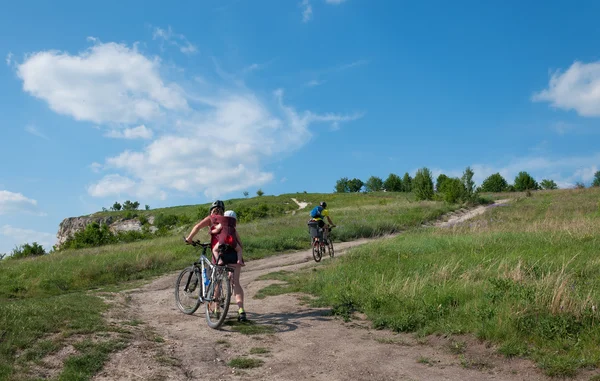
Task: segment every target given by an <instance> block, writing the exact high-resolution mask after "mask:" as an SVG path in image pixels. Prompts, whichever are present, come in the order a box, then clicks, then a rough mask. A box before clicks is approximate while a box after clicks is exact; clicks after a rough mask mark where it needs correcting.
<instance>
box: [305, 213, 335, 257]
mask: <svg viewBox="0 0 600 381" xmlns="http://www.w3.org/2000/svg"><path fill="white" fill-rule="evenodd" d="M331 229H333V226H331V225H327V224H325V225H324V226H323V227H322V228H320V227H319V226H318V223H317V221H309V222H308V231H309V233H310V236H311V238H312V244H311V246H312V254H313V259H314V260H315V262H320V261H321V258H323V255H325V251H326V250H327V251H328V252H329V257H331V258H333V255H334V249H333V239H332V238H331Z"/></svg>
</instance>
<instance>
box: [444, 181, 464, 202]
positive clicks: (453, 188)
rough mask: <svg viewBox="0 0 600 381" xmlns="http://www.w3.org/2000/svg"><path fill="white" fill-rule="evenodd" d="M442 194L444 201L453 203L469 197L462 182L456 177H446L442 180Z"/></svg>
mask: <svg viewBox="0 0 600 381" xmlns="http://www.w3.org/2000/svg"><path fill="white" fill-rule="evenodd" d="M442 195H443V199H444V201H446V202H448V203H450V204H455V203H456V202H458V201H466V200H467V199H469V197H468V196H467V191H466V189H465V186H464V184H463V182H462V181H461V180H460V179H458V178H456V177H455V178H448V179H446V180H445V181H444V182H443V186H442Z"/></svg>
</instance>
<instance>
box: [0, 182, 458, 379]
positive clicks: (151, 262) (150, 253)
mask: <svg viewBox="0 0 600 381" xmlns="http://www.w3.org/2000/svg"><path fill="white" fill-rule="evenodd" d="M292 197H295V198H297V199H298V200H299V201H306V202H309V203H310V204H309V206H308V207H307V208H306V209H304V210H302V211H299V212H298V213H293V211H295V210H297V205H296V204H295V203H294V202H293V201H292V200H291V198H292ZM321 200H327V202H328V203H329V205H330V210H331V215H332V218H333V219H334V221H335V223H336V224H337V225H338V226H339V228H338V229H335V230H334V233H333V234H334V238H335V240H336V241H347V240H353V239H356V238H361V237H372V236H377V235H382V234H387V233H394V232H398V231H402V230H406V229H411V228H414V227H417V226H419V225H421V224H422V223H423V222H426V221H430V220H433V219H436V218H438V217H439V216H441V215H442V214H443V213H445V212H448V211H451V210H454V209H456V208H458V207H459V205H447V204H444V203H441V202H415V201H414V197H413V195H412V194H404V193H383V192H381V193H373V194H301V193H298V194H287V195H281V196H263V197H253V198H249V199H235V200H229V201H227V202H226V207H227V209H234V210H235V209H243V208H246V209H248V208H255V207H257V208H258V207H260V205H263V204H267V205H268V206H269V208H268V210H269V213H271V214H273V213H276V212H277V213H279V214H277V215H276V214H273V215H272V216H270V217H269V216H267V217H268V218H260V219H256V220H254V221H253V222H249V223H241V224H239V225H238V226H239V231H240V235H241V237H242V240H243V243H244V249H245V252H244V256H245V258H246V260H252V259H257V258H264V257H267V256H270V255H275V254H278V253H280V252H286V251H293V250H299V249H308V248H309V245H310V243H309V242H310V240H309V235H308V229H307V226H306V222H307V220H308V213H309V210H310V208H311V207H312V206H314V205H316V204H317V203H318V202H319V201H321ZM206 206H207V205H200V206H199V205H187V206H179V207H173V208H163V209H160V210H158V209H154V210H150V211H137V212H136V213H138V215H146V216H148V215H157V214H158V213H166V214H177V215H187V216H188V217H190V218H193V219H195V218H197V214H198V209H199V208H205V207H206ZM124 214H125V212H101V213H97V214H96V215H97V216H106V215H115V216H121V215H124ZM190 228H191V226H186V227H183V228H181V227H180V228H177V229H175V230H174V231H173V232H172V234H173V235H172V236H163V237H157V238H155V239H152V240H146V241H138V242H132V243H127V244H119V245H107V246H102V247H97V248H88V249H79V250H64V251H58V252H53V253H52V254H49V255H44V256H41V257H37V258H26V259H4V260H0V379H1V378H4V377H10V376H11V375H13V374H14V372H16V368H15V367H16V366H17V365H16V361H17V360H16V358H17V355H18V354H19V353H20V352H24V353H26V355H25V357H20V358H22V359H23V360H19V361H25V362H27V361H37V360H39V359H40V358H43V357H44V356H45V355H47V354H48V353H52V352H54V351H56V350H58V349H59V348H62V347H63V346H64V345H66V344H65V343H66V338H68V337H69V336H71V335H72V334H74V333H80V334H82V335H92V334H93V333H99V332H104V331H106V330H107V328H106V327H105V326H104V322H103V320H102V317H101V313H102V312H103V311H104V310H105V308H106V306H105V305H104V303H103V302H102V300H101V299H100V298H97V297H94V296H93V294H89V293H88V292H89V291H90V290H92V291H95V292H97V293H98V294H99V295H100V294H101V293H102V292H103V291H119V290H124V289H127V288H131V287H133V286H137V285H139V284H140V283H142V282H145V281H147V280H148V279H151V278H153V277H156V276H159V275H163V274H165V273H169V272H173V271H177V270H179V269H182V268H183V267H185V266H187V265H189V264H190V263H191V262H193V261H194V260H195V259H197V257H198V252H197V251H195V250H194V249H193V248H192V247H190V246H186V245H185V244H183V240H182V237H183V235H185V234H187V233H188V232H189V230H190ZM197 238H199V239H201V240H204V241H206V240H208V234H207V232H206V230H204V231H203V232H201V233H200V234H199V235H198V236H197ZM138 323H139V322H136V321H132V322H130V325H133V326H135V325H137V324H138ZM111 329H113V330H114V331H118V333H119V334H120V335H121V336H123V337H125V336H127V335H128V333H127V329H126V326H124V327H121V328H111ZM234 329H239V330H240V331H241V332H242V333H246V334H254V332H255V333H268V332H273V328H272V327H270V326H269V327H266V326H257V325H252V324H249V325H244V326H240V327H237V326H236V327H234ZM49 337H52V338H51V339H50V338H49ZM36 343H37V345H38V346H39V347H38V348H39V349H36V350H31V349H26V348H32V347H33V346H34V345H35V344H36ZM102 345H104V344H102ZM106 345H108V344H106ZM108 347H110V348H113V347H111V346H110V345H108ZM108 347H106V348H105V347H102V346H100V347H99V348H98V349H94V350H92V352H94V353H93V354H92V355H93V356H92V357H90V358H86V357H81V358H78V359H77V360H72V361H73V363H74V364H75V365H69V367H68V369H67V368H65V369H67V370H66V371H67V373H65V376H64V377H65V378H69V379H70V378H77V377H79V376H78V375H81V377H84V378H85V377H87V376H86V375H89V374H91V373H90V372H93V369H97V366H98V364H99V363H100V362H102V361H104V360H103V359H104V358H105V357H104V356H105V355H106V354H107V353H108V352H107V351H108V350H109V349H110V348H108ZM107 348H108V349H107ZM113 349H114V348H113ZM110 350H112V349H110ZM77 364H80V365H81V367H80V366H79V365H77ZM85 364H88V365H85ZM94 364H96V365H94ZM19 366H25V365H19ZM74 367H75V368H74ZM79 368H81V369H82V370H81V371H79V370H74V369H79Z"/></svg>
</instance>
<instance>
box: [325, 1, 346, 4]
mask: <svg viewBox="0 0 600 381" xmlns="http://www.w3.org/2000/svg"><path fill="white" fill-rule="evenodd" d="M344 1H346V0H325V2H326V3H327V4H333V5H339V4H341V3H343V2H344Z"/></svg>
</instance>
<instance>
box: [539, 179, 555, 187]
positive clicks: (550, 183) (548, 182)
mask: <svg viewBox="0 0 600 381" xmlns="http://www.w3.org/2000/svg"><path fill="white" fill-rule="evenodd" d="M540 186H541V187H542V189H548V190H553V189H558V185H556V183H555V182H554V180H548V179H543V180H542V182H541V183H540Z"/></svg>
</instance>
